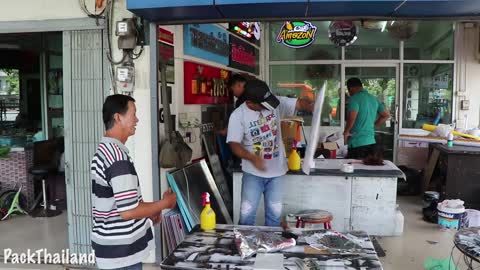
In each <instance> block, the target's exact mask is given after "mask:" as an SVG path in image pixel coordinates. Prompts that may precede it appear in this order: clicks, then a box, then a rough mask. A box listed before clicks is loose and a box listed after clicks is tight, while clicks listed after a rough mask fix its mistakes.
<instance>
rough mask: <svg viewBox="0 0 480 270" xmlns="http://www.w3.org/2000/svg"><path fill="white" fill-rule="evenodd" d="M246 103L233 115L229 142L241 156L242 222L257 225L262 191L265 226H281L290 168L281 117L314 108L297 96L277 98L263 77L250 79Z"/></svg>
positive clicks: (237, 154)
mask: <svg viewBox="0 0 480 270" xmlns="http://www.w3.org/2000/svg"><path fill="white" fill-rule="evenodd" d="M243 97H244V100H245V102H244V103H243V104H242V105H240V106H239V107H238V108H237V109H236V110H235V111H234V112H233V113H232V115H231V116H230V121H229V125H228V136H227V143H229V144H230V147H231V148H232V152H233V153H234V154H235V155H236V156H238V157H239V158H241V159H242V171H243V179H242V202H241V206H240V222H239V224H240V225H254V223H255V216H256V212H257V207H258V203H259V201H260V197H261V196H262V193H263V194H264V196H265V198H264V201H265V225H266V226H279V225H280V215H281V212H282V183H281V176H283V175H285V174H286V173H287V171H288V166H287V160H286V157H285V150H284V149H285V148H284V146H283V142H282V135H281V128H280V120H281V119H282V118H285V117H287V116H292V115H295V110H301V111H313V104H311V103H310V102H308V101H305V100H297V99H295V98H285V97H275V96H274V95H273V94H272V92H270V89H269V88H268V85H267V84H266V83H265V82H263V81H260V80H252V81H248V82H247V84H246V85H245V92H244V93H243Z"/></svg>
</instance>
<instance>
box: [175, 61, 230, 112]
mask: <svg viewBox="0 0 480 270" xmlns="http://www.w3.org/2000/svg"><path fill="white" fill-rule="evenodd" d="M229 78H230V71H227V70H224V69H220V68H216V67H212V66H207V65H202V64H198V63H194V62H189V61H185V62H184V104H226V103H230V102H231V98H230V93H229V92H228V89H227V82H228V80H229Z"/></svg>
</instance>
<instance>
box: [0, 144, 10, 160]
mask: <svg viewBox="0 0 480 270" xmlns="http://www.w3.org/2000/svg"><path fill="white" fill-rule="evenodd" d="M11 149H12V148H11V147H9V146H6V145H0V158H9V157H10V156H9V155H8V153H10V150H11Z"/></svg>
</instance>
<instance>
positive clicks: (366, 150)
mask: <svg viewBox="0 0 480 270" xmlns="http://www.w3.org/2000/svg"><path fill="white" fill-rule="evenodd" d="M374 151H375V144H369V145H364V146H359V147H353V148H350V147H349V148H348V155H347V158H349V159H364V158H366V157H368V156H369V155H373V153H374Z"/></svg>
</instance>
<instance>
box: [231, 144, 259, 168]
mask: <svg viewBox="0 0 480 270" xmlns="http://www.w3.org/2000/svg"><path fill="white" fill-rule="evenodd" d="M229 144H230V148H231V149H232V152H233V154H235V155H236V156H237V157H239V158H241V159H245V160H248V161H250V162H252V163H253V165H254V166H255V167H256V168H257V169H259V170H261V171H264V170H265V169H266V168H265V163H264V161H263V159H262V158H260V157H258V156H256V155H254V154H253V153H250V152H249V151H248V150H247V149H245V148H243V146H242V145H241V144H240V143H238V142H230V143H229Z"/></svg>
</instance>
